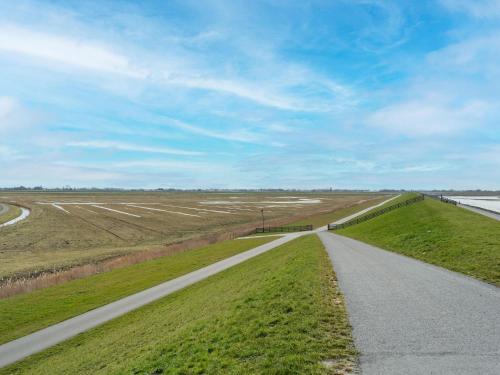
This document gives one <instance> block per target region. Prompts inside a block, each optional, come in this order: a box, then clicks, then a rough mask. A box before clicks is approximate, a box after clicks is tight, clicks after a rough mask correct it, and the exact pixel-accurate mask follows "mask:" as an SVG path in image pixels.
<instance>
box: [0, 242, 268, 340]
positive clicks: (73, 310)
mask: <svg viewBox="0 0 500 375" xmlns="http://www.w3.org/2000/svg"><path fill="white" fill-rule="evenodd" d="M275 239H276V238H255V239H250V240H240V241H236V240H234V241H224V242H221V243H217V244H213V245H209V246H205V247H202V248H199V249H195V250H189V251H186V252H182V253H178V254H174V255H170V256H165V257H162V258H158V259H155V260H150V261H146V262H144V263H139V264H134V265H132V266H128V267H124V268H118V269H115V270H112V271H109V272H105V273H101V274H98V275H94V276H90V277H87V278H84V279H79V280H73V281H69V282H67V283H64V284H60V285H55V286H52V287H49V288H45V289H39V290H35V291H33V292H31V293H26V294H21V295H18V296H14V297H9V298H5V299H0V322H2V324H0V343H4V342H7V341H10V340H13V339H15V338H18V337H21V336H25V335H27V334H28V333H31V332H34V331H36V330H39V329H41V328H45V327H47V326H49V325H51V324H54V323H58V322H61V321H63V320H65V319H68V318H71V317H73V316H76V315H79V314H82V313H84V312H86V311H89V310H91V309H94V308H96V307H99V306H102V305H105V304H107V303H110V302H113V301H116V300H117V299H120V298H123V297H126V296H128V295H130V294H133V293H136V292H139V291H141V290H144V289H147V288H150V287H152V286H155V285H158V284H160V283H162V282H164V281H167V280H171V279H174V278H176V277H179V276H182V275H184V274H186V273H189V272H191V271H194V270H197V269H199V268H202V267H204V266H207V265H209V264H212V263H215V262H217V261H219V260H222V259H225V258H228V257H230V256H233V255H236V254H238V253H241V252H243V251H246V250H250V249H252V248H254V247H257V246H259V245H262V244H264V243H267V242H270V241H272V240H275Z"/></svg>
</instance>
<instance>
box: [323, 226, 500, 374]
mask: <svg viewBox="0 0 500 375" xmlns="http://www.w3.org/2000/svg"><path fill="white" fill-rule="evenodd" d="M319 237H320V238H321V240H322V241H323V244H324V245H325V248H326V249H327V251H328V254H329V255H330V258H331V260H332V264H333V266H334V269H335V272H336V274H337V278H338V280H339V286H340V288H341V290H342V292H343V294H344V296H345V299H346V302H347V309H348V313H349V317H350V321H351V324H352V326H353V335H354V339H355V344H356V347H357V348H358V350H359V351H360V353H361V356H360V365H361V370H362V373H363V374H365V375H378V374H380V375H382V374H383V375H391V374H393V375H400V374H405V375H413V374H415V375H417V374H419V375H420V374H436V375H461V374H463V375H465V374H467V375H470V374H481V375H498V374H500V289H499V288H497V287H494V286H492V285H489V284H485V283H482V282H479V281H476V280H474V279H471V278H469V277H467V276H463V275H461V274H457V273H454V272H451V271H447V270H445V269H443V268H440V267H435V266H432V265H430V264H427V263H423V262H420V261H418V260H415V259H412V258H408V257H405V256H402V255H399V254H396V253H392V252H389V251H386V250H382V249H380V248H377V247H374V246H370V245H367V244H365V243H363V242H360V241H356V240H353V239H350V238H347V237H343V236H339V235H335V234H332V233H327V232H322V233H319Z"/></svg>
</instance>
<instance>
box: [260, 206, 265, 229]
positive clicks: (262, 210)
mask: <svg viewBox="0 0 500 375" xmlns="http://www.w3.org/2000/svg"><path fill="white" fill-rule="evenodd" d="M260 213H261V215H262V232H264V222H265V221H264V209H263V208H261V209H260Z"/></svg>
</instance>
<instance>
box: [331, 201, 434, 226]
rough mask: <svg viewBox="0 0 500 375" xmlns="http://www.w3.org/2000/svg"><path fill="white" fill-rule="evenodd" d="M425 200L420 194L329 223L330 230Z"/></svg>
mask: <svg viewBox="0 0 500 375" xmlns="http://www.w3.org/2000/svg"><path fill="white" fill-rule="evenodd" d="M423 200H424V195H423V194H422V195H419V196H418V197H415V198H410V199H407V200H405V201H403V202H399V203H396V204H393V205H392V206H387V207H384V208H381V209H380V210H376V211H373V212H370V213H368V214H366V215H362V216H359V217H357V218H354V219H352V220H349V221H346V222H345V223H342V224H328V230H336V229H342V228H346V227H350V226H351V225H355V224H358V223H362V222H363V221H367V220H370V219H372V218H374V217H377V216H380V215H383V214H385V213H386V212H389V211H392V210H395V209H397V208H400V207H405V206H409V205H410V204H413V203H417V202H420V201H423Z"/></svg>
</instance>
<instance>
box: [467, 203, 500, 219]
mask: <svg viewBox="0 0 500 375" xmlns="http://www.w3.org/2000/svg"><path fill="white" fill-rule="evenodd" d="M458 207H462V208H465V209H466V210H469V211H473V212H476V213H478V214H481V215H483V216H487V217H489V218H491V219H495V220H499V221H500V214H497V213H496V212H493V211H489V210H483V209H482V208H479V207H472V206H469V205H466V204H458Z"/></svg>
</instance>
